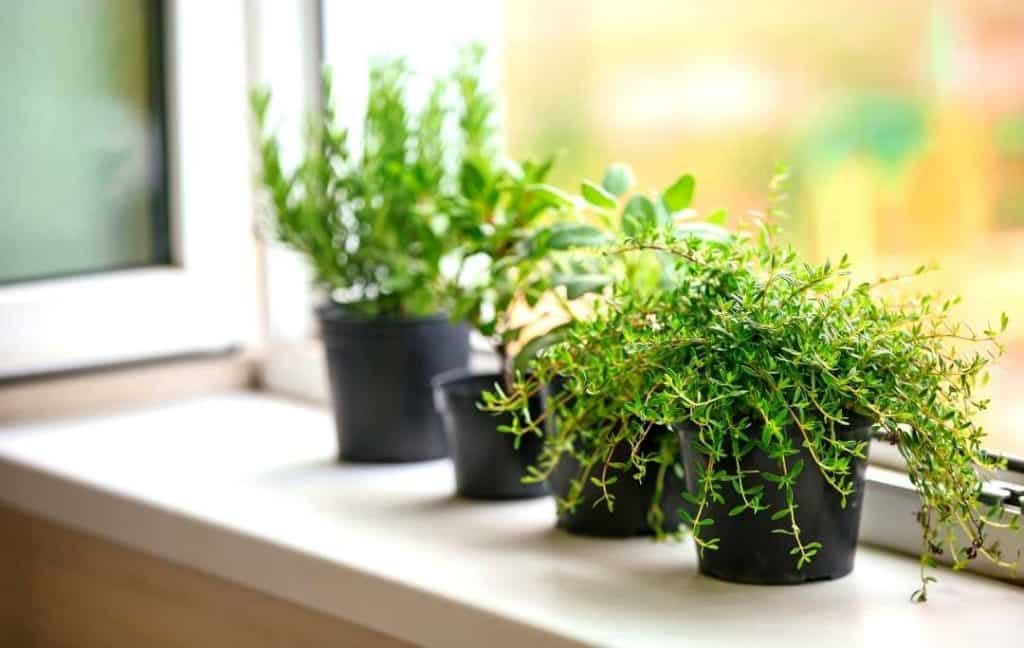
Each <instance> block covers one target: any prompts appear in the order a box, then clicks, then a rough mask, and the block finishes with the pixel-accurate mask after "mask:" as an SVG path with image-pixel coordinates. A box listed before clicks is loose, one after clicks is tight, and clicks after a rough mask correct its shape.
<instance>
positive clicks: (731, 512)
mask: <svg viewBox="0 0 1024 648" xmlns="http://www.w3.org/2000/svg"><path fill="white" fill-rule="evenodd" d="M746 508H747V505H746V504H740V505H739V506H734V507H732V508H731V509H729V517H736V516H737V515H739V514H740V513H742V512H743V511H745V510H746Z"/></svg>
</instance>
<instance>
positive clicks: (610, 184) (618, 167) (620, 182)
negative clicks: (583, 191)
mask: <svg viewBox="0 0 1024 648" xmlns="http://www.w3.org/2000/svg"><path fill="white" fill-rule="evenodd" d="M634 182H635V179H634V178H633V171H632V170H631V169H630V168H629V167H628V166H626V165H624V164H618V163H616V164H612V165H610V166H609V167H608V169H607V170H606V171H605V172H604V179H603V180H601V187H603V188H604V190H605V191H607V192H608V193H609V194H611V195H613V196H623V195H625V194H626V192H627V191H629V190H630V189H631V188H632V187H633V183H634Z"/></svg>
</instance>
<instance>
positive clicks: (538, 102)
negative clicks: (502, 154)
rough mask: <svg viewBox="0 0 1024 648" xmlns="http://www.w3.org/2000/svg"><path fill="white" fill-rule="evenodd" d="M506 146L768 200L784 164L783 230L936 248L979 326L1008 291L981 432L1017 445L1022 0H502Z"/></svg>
mask: <svg viewBox="0 0 1024 648" xmlns="http://www.w3.org/2000/svg"><path fill="white" fill-rule="evenodd" d="M505 35H506V37H505V42H504V55H505V70H504V74H505V93H506V108H507V124H508V126H509V129H508V130H509V138H510V141H509V146H510V150H511V152H512V153H513V154H514V155H520V156H521V155H530V154H541V153H544V152H547V151H550V150H552V149H559V148H561V149H564V150H565V151H566V156H565V157H564V159H563V160H562V165H561V168H560V170H559V172H558V173H559V175H558V178H559V179H560V181H561V183H562V184H564V185H565V186H566V187H567V188H569V187H575V186H576V185H577V183H578V182H579V179H580V178H581V177H589V178H600V174H601V171H602V169H603V167H604V165H605V164H606V163H607V162H610V161H615V160H623V161H627V162H629V163H631V164H632V165H633V167H634V169H635V170H636V172H637V176H638V178H639V180H640V182H641V185H643V186H649V187H660V186H665V185H666V184H667V183H668V182H670V181H671V179H673V178H674V177H675V176H676V175H678V174H679V173H680V172H683V171H689V172H692V173H694V174H695V175H696V176H697V178H698V184H699V186H698V191H697V200H696V206H697V207H698V208H700V209H704V210H710V209H715V208H717V207H719V206H727V207H729V208H730V209H732V210H733V211H736V210H746V209H759V208H762V207H763V206H764V201H765V199H766V195H767V181H768V178H769V177H770V175H771V169H772V166H773V164H774V163H775V162H776V161H785V162H787V163H789V165H790V167H791V168H792V170H793V181H792V183H791V187H790V189H791V191H790V196H791V197H790V201H789V203H788V205H789V211H790V212H791V220H790V222H789V223H788V225H787V228H788V235H789V236H790V237H792V240H793V242H794V243H795V244H796V245H797V246H798V247H799V248H800V249H801V250H802V251H803V252H805V253H806V254H808V255H810V256H812V257H814V258H816V259H824V258H826V257H832V258H835V257H837V256H838V255H839V254H841V253H842V252H843V251H846V252H849V254H850V256H851V258H852V259H853V260H854V261H855V262H856V264H857V265H858V267H859V270H860V272H861V273H863V274H870V275H875V274H878V273H889V272H894V271H899V270H909V269H912V268H913V267H915V266H916V265H919V264H921V263H927V262H930V261H935V262H937V263H938V264H940V265H941V268H942V269H941V270H940V271H938V272H935V273H932V274H930V275H928V276H927V277H926V279H925V280H924V281H923V282H922V283H921V284H919V285H920V286H921V287H923V288H931V287H937V288H941V289H943V290H944V291H946V292H951V293H960V294H962V295H963V298H964V301H963V303H962V305H961V306H960V314H961V315H962V316H963V317H964V318H965V319H966V320H968V321H970V322H972V323H973V324H975V325H977V326H978V328H979V330H981V329H982V328H984V326H985V324H986V322H987V321H991V322H998V320H999V314H1000V312H1002V311H1006V312H1007V313H1008V314H1009V316H1010V319H1011V326H1010V329H1009V330H1008V334H1007V337H1006V340H1007V342H1008V352H1007V355H1006V356H1005V357H1004V358H1003V359H1002V360H1001V362H1000V363H999V367H998V370H997V371H995V372H994V373H993V375H992V383H991V386H990V389H991V394H990V395H991V396H992V398H993V407H992V410H991V411H990V412H989V413H988V415H987V428H988V431H989V433H990V435H991V443H992V445H993V446H994V447H995V448H997V449H1002V450H1008V451H1013V452H1016V453H1019V454H1024V399H1021V398H1020V394H1021V393H1024V74H1022V73H1021V70H1024V5H1020V4H1019V3H1012V2H999V1H994V0H963V1H962V2H951V1H939V0H935V1H932V0H906V1H904V2H883V1H881V0H876V1H873V2H863V0H833V1H830V2H818V3H808V2H804V1H802V0H777V1H775V2H740V1H738V0H734V1H727V2H698V1H685V2H683V1H680V0H634V1H632V2H621V1H619V0H559V1H557V2H550V1H547V0H515V1H514V2H513V1H509V2H506V3H505Z"/></svg>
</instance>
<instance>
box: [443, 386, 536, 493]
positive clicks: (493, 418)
mask: <svg viewBox="0 0 1024 648" xmlns="http://www.w3.org/2000/svg"><path fill="white" fill-rule="evenodd" d="M501 379H502V378H501V375H499V374H496V373H487V374H473V373H470V372H469V371H466V370H461V369H456V370H454V371H450V372H447V373H445V374H442V375H440V376H437V377H436V378H435V379H434V402H435V406H436V407H437V411H438V412H439V413H440V414H441V420H442V421H443V422H444V430H445V433H446V434H447V437H448V443H449V445H450V447H451V450H452V459H453V460H454V463H455V490H456V492H457V493H458V494H459V495H461V496H463V497H469V498H473V499H484V500H505V499H521V498H526V497H541V496H544V495H547V494H548V493H549V491H548V486H547V484H545V483H543V482H541V483H534V484H524V483H522V477H523V476H524V475H525V474H526V467H527V466H529V465H532V464H534V463H536V461H537V457H538V455H539V454H540V451H541V448H542V447H543V439H541V438H540V437H539V436H536V435H528V436H524V437H522V439H521V440H520V443H519V448H518V449H517V448H516V447H515V437H514V436H512V435H511V434H507V433H503V432H499V431H498V426H499V425H507V424H510V423H511V422H512V416H511V415H510V414H501V415H494V414H491V413H489V412H484V411H481V410H480V408H479V407H477V403H479V402H480V401H481V400H482V394H483V392H484V391H486V390H489V389H491V388H492V387H494V385H495V383H498V382H500V381H501ZM530 407H531V410H532V411H533V412H534V413H535V415H538V416H539V415H540V412H541V407H542V401H541V398H540V397H537V398H536V399H535V400H533V401H531V402H530Z"/></svg>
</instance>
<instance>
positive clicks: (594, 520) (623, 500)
mask: <svg viewBox="0 0 1024 648" xmlns="http://www.w3.org/2000/svg"><path fill="white" fill-rule="evenodd" d="M671 433H672V432H671V431H669V430H668V429H667V428H660V427H655V428H652V429H651V432H650V433H649V434H648V435H647V438H645V439H644V441H643V443H642V444H641V452H643V453H644V454H655V453H657V452H658V449H659V447H660V445H659V444H660V435H665V434H671ZM628 458H629V447H628V446H627V445H625V444H622V445H620V446H619V447H617V448H616V449H615V451H614V452H613V453H612V461H621V462H625V461H628ZM579 470H580V464H579V462H578V461H576V459H575V458H574V457H572V456H571V455H569V454H568V453H565V454H563V455H562V456H561V458H559V460H558V465H557V466H556V467H555V470H554V471H553V472H552V473H551V477H550V478H549V480H548V481H549V482H550V483H551V490H552V492H553V493H554V495H555V496H556V497H558V498H565V497H566V496H567V495H568V493H569V484H570V482H571V480H573V479H575V478H576V477H577V475H578V474H579ZM657 472H658V466H656V465H654V464H650V465H648V467H647V474H646V476H645V477H644V480H643V481H642V482H638V481H637V480H636V479H634V478H633V475H632V474H624V475H619V476H618V477H619V479H618V481H616V482H615V483H614V484H611V485H610V486H609V487H608V490H609V492H611V493H612V494H613V495H614V496H615V508H614V510H613V511H609V510H608V507H607V506H606V505H605V503H604V502H602V503H600V504H598V505H597V506H594V502H597V501H598V499H599V498H600V497H601V489H599V488H598V487H597V486H595V485H594V484H592V483H589V482H588V483H587V484H585V485H584V486H583V493H582V501H581V502H580V504H579V505H578V506H577V507H576V510H575V511H572V512H569V511H559V513H558V527H559V528H560V529H565V530H566V531H568V532H569V533H572V534H575V535H585V536H596V537H603V538H627V537H630V536H645V535H655V529H654V528H653V527H651V525H650V523H649V522H648V513H649V512H650V510H651V504H652V502H653V500H654V494H655V492H656V489H657ZM684 488H685V485H684V483H683V480H682V479H680V478H679V476H678V475H676V473H675V471H673V470H671V469H670V470H668V471H666V473H665V480H664V486H663V488H662V492H661V496H660V504H661V510H662V511H664V521H663V523H662V529H661V530H662V531H664V532H666V533H672V532H674V531H676V530H677V529H678V527H679V525H680V511H681V510H682V509H683V507H684V506H686V507H689V506H690V505H689V504H688V503H686V502H685V500H684V499H683V497H682V492H683V489H684Z"/></svg>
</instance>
